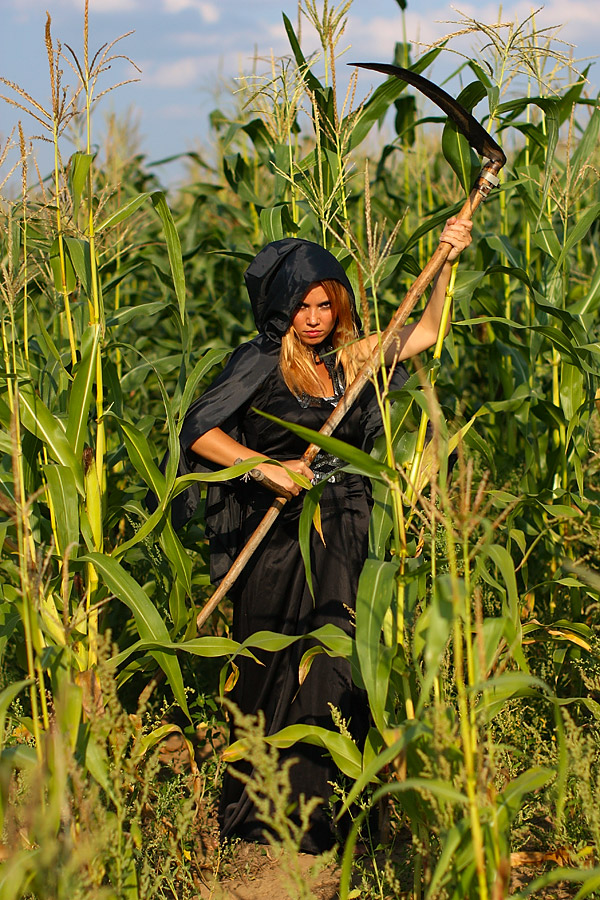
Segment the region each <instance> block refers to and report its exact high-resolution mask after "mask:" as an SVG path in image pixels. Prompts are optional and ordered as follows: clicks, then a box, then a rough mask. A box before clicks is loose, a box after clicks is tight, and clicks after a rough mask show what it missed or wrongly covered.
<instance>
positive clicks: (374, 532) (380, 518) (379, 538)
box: [369, 481, 394, 559]
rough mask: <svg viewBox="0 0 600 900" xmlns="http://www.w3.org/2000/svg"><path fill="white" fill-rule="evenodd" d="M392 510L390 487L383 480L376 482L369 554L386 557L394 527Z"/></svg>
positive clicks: (376, 557) (370, 525) (377, 557)
mask: <svg viewBox="0 0 600 900" xmlns="http://www.w3.org/2000/svg"><path fill="white" fill-rule="evenodd" d="M392 512H393V510H392V503H391V494H390V488H389V487H388V485H387V484H385V483H384V482H383V481H376V482H374V484H373V509H372V511H371V519H370V521H369V555H370V556H373V557H375V559H383V558H384V555H385V548H386V546H387V541H388V538H389V536H390V534H391V533H392V528H393V527H394V521H393V518H392Z"/></svg>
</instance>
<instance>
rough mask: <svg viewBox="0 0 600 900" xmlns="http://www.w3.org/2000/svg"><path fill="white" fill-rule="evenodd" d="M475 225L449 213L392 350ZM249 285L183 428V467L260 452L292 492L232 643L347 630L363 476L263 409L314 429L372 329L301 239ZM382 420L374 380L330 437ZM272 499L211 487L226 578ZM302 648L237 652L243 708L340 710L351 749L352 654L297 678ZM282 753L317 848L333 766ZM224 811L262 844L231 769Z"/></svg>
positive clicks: (422, 340) (287, 244)
mask: <svg viewBox="0 0 600 900" xmlns="http://www.w3.org/2000/svg"><path fill="white" fill-rule="evenodd" d="M470 230H471V223H470V222H458V221H456V220H455V219H449V220H448V223H447V225H446V227H445V229H444V231H443V233H442V235H441V240H444V241H447V242H448V243H450V244H451V245H452V250H451V251H450V255H449V257H448V260H449V261H448V263H446V264H445V265H444V267H443V269H442V271H441V272H440V274H439V276H438V278H437V279H436V282H435V283H434V286H433V289H432V293H431V297H430V300H429V302H428V304H427V307H426V309H425V311H424V312H423V314H422V316H421V318H420V320H419V321H418V322H417V323H415V324H411V325H406V326H404V327H403V328H402V329H401V331H400V335H399V338H400V342H399V349H397V348H394V351H393V353H392V354H391V356H393V358H394V360H395V361H396V362H398V361H399V360H402V359H406V358H407V357H409V356H413V355H414V354H416V353H419V352H421V351H423V350H425V349H427V348H428V347H430V346H432V345H433V344H434V343H435V340H436V337H437V332H438V327H439V322H440V317H441V311H442V307H443V303H444V296H445V289H446V286H447V283H448V279H449V275H450V262H451V261H452V260H453V259H455V258H456V257H457V256H458V254H459V253H460V252H461V251H462V250H463V249H464V248H465V247H467V246H468V244H469V243H470V241H471V237H470ZM245 281H246V286H247V288H248V292H249V295H250V300H251V303H252V308H253V312H254V316H255V320H256V325H257V328H258V331H259V334H258V337H257V338H255V339H254V340H253V341H250V342H248V343H247V344H245V345H243V346H242V347H241V348H239V349H238V350H237V351H236V352H235V353H234V354H233V356H232V357H231V359H230V361H229V363H228V365H227V366H226V367H225V369H224V371H223V373H222V374H221V376H220V377H219V378H218V379H217V380H216V382H215V383H214V384H213V386H212V387H211V388H209V390H208V391H207V392H206V393H205V394H204V395H203V396H202V397H201V398H200V399H199V400H197V401H196V403H195V404H193V405H192V406H191V407H190V410H189V412H188V414H187V416H186V419H185V422H184V425H183V428H182V431H181V434H180V442H181V450H182V453H181V461H180V468H179V474H183V473H185V472H190V471H196V472H197V471H202V470H206V468H214V469H219V468H222V467H225V466H232V465H234V464H235V463H236V462H237V461H239V460H245V459H249V458H251V457H260V458H262V459H264V462H261V463H259V464H258V465H257V469H258V470H259V472H262V473H264V474H266V475H268V477H269V478H270V479H271V481H272V482H275V484H276V485H278V486H279V487H280V488H281V489H283V490H284V491H287V492H288V493H290V494H292V495H293V497H294V499H293V500H292V501H290V502H289V503H288V504H287V505H286V507H285V509H284V511H283V513H282V515H281V516H280V518H279V519H278V521H277V523H276V525H275V526H274V528H273V529H272V530H271V532H270V534H269V535H268V536H267V538H266V539H265V541H264V542H263V544H262V546H261V548H260V549H259V550H258V551H257V552H256V553H255V554H254V556H253V558H252V559H251V561H250V563H249V564H248V566H247V568H246V569H245V570H244V572H243V574H242V576H241V577H240V579H239V581H238V583H237V584H236V585H235V586H234V589H233V590H232V591H230V596H231V599H232V600H233V637H234V638H235V639H236V640H238V641H243V640H245V639H246V638H247V637H249V636H250V635H251V634H253V633H254V632H256V631H261V630H270V631H277V632H281V633H284V634H294V635H297V634H306V633H307V632H309V631H313V630H314V629H316V628H318V627H320V626H321V625H324V624H327V623H333V624H335V625H337V626H339V627H340V628H342V629H344V630H345V631H346V632H347V633H351V632H352V608H353V606H354V601H355V595H356V589H357V584H358V578H359V575H360V571H361V568H362V565H363V562H364V560H365V558H366V554H367V542H368V524H369V514H370V495H369V487H368V485H367V484H366V483H365V481H364V480H363V479H362V478H361V477H360V476H358V475H352V474H347V473H343V472H342V473H340V472H339V471H336V470H338V468H339V466H341V465H343V463H342V461H341V460H338V459H336V458H335V457H331V456H329V455H328V454H325V453H320V454H319V455H318V456H317V458H316V460H315V462H314V463H313V465H312V467H311V468H309V467H308V466H307V465H306V464H305V463H304V462H303V461H302V459H301V456H302V453H303V452H304V450H305V449H306V445H305V443H304V442H303V441H302V440H301V439H299V438H297V437H295V436H294V435H293V434H292V433H291V432H290V431H289V430H287V429H285V428H283V427H281V426H278V425H277V424H275V423H273V422H271V421H270V420H268V419H265V418H264V417H262V416H261V415H260V413H259V412H257V410H260V411H264V412H267V413H271V414H273V415H275V416H277V417H278V418H280V419H284V420H286V421H290V422H299V423H301V424H303V425H306V426H308V427H310V428H313V429H315V430H319V429H320V428H321V426H322V425H323V424H324V422H325V420H326V419H327V418H328V416H329V414H330V412H331V410H332V407H333V406H335V404H336V403H337V401H338V399H339V398H340V397H341V396H342V394H343V392H344V387H345V385H346V384H349V383H350V382H351V381H352V379H353V378H354V376H355V374H356V371H357V370H358V368H359V367H360V365H361V364H362V362H363V361H364V359H365V358H366V357H367V356H368V355H369V353H370V350H371V347H372V346H373V345H374V343H375V342H376V340H377V338H376V337H375V336H371V337H369V338H362V339H361V338H359V330H358V322H357V317H356V312H355V308H354V298H353V293H352V287H351V285H350V282H349V281H348V278H347V277H346V274H345V272H344V270H343V268H342V266H341V265H340V263H339V262H338V261H337V260H336V259H335V257H333V256H332V255H331V254H330V253H329V252H328V251H326V250H324V249H323V248H321V247H319V246H318V245H316V244H313V243H311V242H308V241H303V240H297V239H295V238H287V239H284V240H282V241H276V242H274V243H272V244H269V245H268V246H267V247H265V248H264V249H263V250H261V251H260V253H259V254H258V255H257V256H256V257H255V259H254V260H253V261H252V263H251V264H250V266H249V268H248V270H247V271H246V273H245ZM388 362H392V359H391V358H390V359H389V360H388ZM394 377H395V384H394V386H395V387H399V386H400V385H401V383H402V382H403V380H405V378H406V373H405V372H404V370H403V369H402V368H401V367H399V368H398V369H397V371H396V374H395V376H394ZM378 427H379V425H378V410H377V407H376V404H375V403H374V396H373V391H372V390H371V392H370V393H369V391H368V390H367V391H366V392H363V395H362V397H361V398H360V400H359V401H358V402H357V403H356V404H355V406H354V407H353V408H352V409H351V410H350V411H349V412H348V413H347V414H346V416H345V418H344V420H343V421H342V423H341V425H340V426H339V427H338V429H337V430H336V432H335V435H336V437H338V438H340V439H341V440H344V441H346V442H348V443H351V444H353V445H356V446H360V447H363V448H366V449H370V444H371V442H372V439H373V437H374V436H375V435H376V433H377V431H378ZM269 459H271V460H273V459H274V460H278V461H281V462H283V463H284V464H285V467H281V466H278V465H273V463H272V462H269V461H268V460H269ZM290 473H296V474H298V475H303V476H305V477H306V478H308V479H310V480H311V481H312V482H313V483H314V482H315V481H319V480H322V479H328V483H327V485H326V486H325V488H324V489H323V493H322V495H321V501H320V504H321V522H322V531H323V540H322V539H321V537H320V536H319V535H318V534H316V533H315V532H314V530H313V534H312V538H311V572H312V579H313V592H314V598H313V596H312V595H311V592H310V590H309V588H308V585H307V580H306V573H305V567H304V562H303V559H302V557H301V553H300V547H299V543H298V519H299V515H300V512H301V509H302V498H301V497H300V496H299V495H300V492H301V488H300V487H299V486H298V484H297V483H296V482H295V481H294V480H293V479H292V477H291V474H290ZM196 499H197V498H196ZM272 499H273V494H272V493H270V492H269V491H268V490H266V489H265V488H264V487H263V486H261V484H260V482H259V481H256V480H252V479H249V480H241V479H238V480H236V481H235V482H232V483H229V484H219V485H217V486H214V487H211V488H209V491H208V496H207V506H206V521H207V532H208V534H209V536H210V540H211V577H212V579H213V581H218V580H220V578H221V577H222V576H223V575H224V574H225V572H226V571H227V569H228V568H229V565H230V564H231V562H232V560H233V559H234V558H235V556H236V555H237V552H238V551H239V549H241V547H242V546H243V544H244V543H245V542H246V540H247V538H248V537H249V536H250V535H251V534H252V532H253V531H254V529H255V528H256V526H257V525H258V523H259V522H260V520H261V518H262V517H263V515H264V513H265V512H266V510H267V508H268V506H269V505H270V503H271V501H272ZM194 503H195V498H194V497H193V496H191V495H190V494H188V496H187V497H184V498H183V500H182V501H181V502H180V508H178V509H175V510H174V518H175V521H176V522H177V520H179V521H181V519H182V518H184V517H185V516H186V515H187V514H189V511H190V509H191V508H192V507H193V505H194ZM303 644H304V642H297V643H295V644H293V645H292V646H291V647H290V648H289V649H288V650H285V651H282V652H280V653H275V654H267V653H265V654H262V656H261V662H262V663H263V665H258V664H257V663H256V662H254V661H253V660H247V659H241V660H240V661H239V668H240V672H239V678H238V681H237V683H236V686H235V689H234V692H233V696H232V699H233V700H234V701H235V703H236V704H237V705H238V706H239V708H240V709H241V710H242V712H244V713H255V712H256V711H258V710H263V711H264V714H265V720H266V725H267V731H268V733H274V732H276V731H279V730H280V729H281V728H283V727H284V726H286V725H293V724H297V723H303V724H307V725H317V726H321V727H325V728H329V729H332V728H333V727H334V725H333V722H332V717H331V706H334V707H335V708H337V709H338V710H339V712H340V714H341V716H342V718H343V719H344V720H345V721H346V723H347V725H348V728H349V729H350V732H351V734H352V736H353V738H354V740H355V741H356V742H357V743H358V744H359V746H360V745H361V744H362V743H363V742H364V739H365V737H366V734H367V730H368V727H369V719H368V709H367V705H366V702H365V698H364V694H363V692H361V691H359V690H358V689H357V688H356V687H355V686H354V685H353V683H352V679H351V674H350V666H349V663H348V662H347V661H346V660H342V659H331V658H329V657H328V656H327V655H326V654H319V655H317V656H316V657H315V658H314V660H313V664H312V667H311V669H310V672H309V674H308V676H307V677H306V679H305V681H304V682H303V684H302V685H301V686H299V684H298V665H299V661H300V659H301V656H302V654H303V653H304V651H305V650H306V644H304V645H303ZM288 755H289V756H291V757H293V758H296V759H297V760H298V762H297V763H296V764H295V765H293V766H292V768H291V771H290V780H291V787H292V795H293V798H294V800H295V801H296V802H297V800H298V798H299V797H300V795H301V794H304V795H305V797H307V798H308V797H312V796H316V797H319V798H322V799H323V803H322V804H320V806H319V807H318V808H317V809H316V811H315V812H314V814H313V816H312V817H311V825H310V830H309V832H308V834H307V835H306V836H305V839H304V842H303V845H302V849H304V850H305V851H307V852H313V853H318V852H321V851H323V850H324V849H327V848H329V847H330V846H332V844H333V843H334V841H335V837H336V836H335V834H334V831H333V829H332V826H331V817H330V815H329V811H328V809H327V798H328V797H329V795H330V794H331V782H332V781H334V780H335V779H336V776H337V774H338V773H337V770H336V768H335V766H334V765H333V763H332V761H331V759H329V758H328V757H327V755H326V754H324V753H323V752H322V751H321V750H320V749H319V748H317V747H314V746H309V745H307V744H303V743H299V744H296V745H295V746H294V747H293V748H292V749H291V750H290V751H289V754H288ZM247 771H249V769H247ZM292 815H294V812H292ZM220 823H221V834H222V836H224V837H227V836H232V835H236V836H239V837H241V838H243V839H246V840H264V832H265V824H264V823H263V822H261V821H259V820H258V818H257V816H256V811H255V809H254V807H253V805H252V803H251V801H250V799H249V798H248V796H247V794H246V792H245V790H244V788H243V785H242V783H241V782H240V781H239V780H238V779H235V777H233V776H231V775H230V774H227V775H226V776H225V781H224V786H223V795H222V801H221V809H220Z"/></svg>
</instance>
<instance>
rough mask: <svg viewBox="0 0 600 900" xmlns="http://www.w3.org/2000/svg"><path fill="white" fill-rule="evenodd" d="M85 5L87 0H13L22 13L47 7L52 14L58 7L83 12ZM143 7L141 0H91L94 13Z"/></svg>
mask: <svg viewBox="0 0 600 900" xmlns="http://www.w3.org/2000/svg"><path fill="white" fill-rule="evenodd" d="M84 6H85V0H52V2H51V3H48V0H13V7H14V8H15V9H16V10H17V12H19V13H21V14H22V13H24V12H26V11H30V12H33V13H36V12H40V13H42V12H45V10H46V9H49V10H50V14H51V15H52V13H53V12H54V10H56V8H57V7H60V8H62V9H76V10H78V11H80V12H83V9H84ZM142 8H143V5H142V3H141V0H90V13H91V14H92V15H94V14H95V13H98V14H100V15H103V14H110V13H120V12H131V11H132V10H135V9H142Z"/></svg>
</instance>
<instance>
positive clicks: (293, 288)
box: [151, 238, 408, 584]
mask: <svg viewBox="0 0 600 900" xmlns="http://www.w3.org/2000/svg"><path fill="white" fill-rule="evenodd" d="M326 279H333V280H336V281H339V282H340V283H341V284H343V285H344V287H345V288H346V290H347V291H348V294H349V296H350V306H351V310H352V314H353V317H354V319H355V322H356V325H357V328H358V330H359V331H360V320H359V318H358V315H357V313H356V306H355V300H354V292H353V290H352V285H351V284H350V281H349V280H348V277H347V275H346V273H345V271H344V269H343V267H342V265H341V263H340V262H339V261H338V260H337V259H336V258H335V257H334V256H333V254H331V253H330V252H329V251H328V250H325V249H324V248H323V247H320V246H319V245H318V244H314V243H312V242H311V241H306V240H301V239H299V238H284V239H283V240H280V241H274V242H273V243H271V244H267V246H266V247H264V248H263V249H262V250H261V251H260V252H259V253H258V254H257V255H256V256H255V258H254V259H253V260H252V262H251V263H250V265H249V266H248V269H247V270H246V272H245V273H244V280H245V283H246V288H247V290H248V294H249V296H250V303H251V305H252V312H253V314H254V320H255V323H256V327H257V329H258V332H259V333H258V335H257V336H256V337H255V338H254V339H253V340H251V341H248V342H246V343H245V344H242V345H241V346H240V347H238V348H237V349H236V350H235V351H234V352H233V353H232V355H231V357H230V358H229V361H228V362H227V365H226V366H225V368H224V369H223V371H222V372H221V374H220V375H219V376H218V378H216V379H215V381H214V382H213V384H212V385H211V386H210V387H209V388H208V390H206V391H205V392H204V394H203V395H202V396H201V397H199V398H198V399H197V400H196V401H195V402H194V403H192V404H191V406H190V408H189V410H188V412H187V414H186V416H185V418H184V422H183V426H182V429H181V432H180V435H179V443H180V457H179V466H178V469H177V475H178V476H179V475H188V474H191V473H195V474H202V473H204V472H210V471H216V470H217V469H219V468H221V467H220V466H217V465H215V464H212V463H210V462H208V461H207V460H203V459H201V458H200V457H199V456H197V455H196V454H195V453H193V452H192V451H191V450H190V449H189V448H190V445H191V444H193V443H194V441H195V440H196V439H197V438H199V437H200V436H201V435H202V434H204V433H205V432H206V431H209V430H210V429H211V428H217V427H219V428H222V429H223V431H225V432H226V433H227V434H229V435H230V436H231V437H232V438H234V439H235V440H236V441H239V442H240V443H242V444H244V443H245V440H244V435H243V432H242V427H241V422H242V418H243V411H244V409H245V408H247V405H248V403H249V401H250V399H251V398H252V396H253V395H254V394H255V393H256V391H257V390H258V389H259V388H260V387H261V386H262V385H263V384H264V383H265V381H266V379H267V378H268V376H269V375H271V374H272V372H273V370H274V369H275V367H276V366H277V364H278V361H279V351H280V348H281V338H282V337H283V335H284V334H285V332H286V331H287V329H288V328H289V326H290V322H291V319H292V316H293V313H294V311H295V309H296V307H297V306H298V304H299V303H300V301H301V300H302V297H303V296H304V294H305V293H306V291H307V290H308V288H309V287H310V286H311V285H312V284H314V283H315V282H318V281H324V280H326ZM407 378H408V373H407V372H406V370H405V369H404V367H403V366H400V365H399V366H397V367H396V369H395V371H394V373H393V376H392V387H393V389H394V390H399V389H400V388H401V387H402V385H403V384H404V383H405V381H406V380H407ZM358 402H359V404H360V408H361V413H362V423H361V428H362V433H363V440H362V442H361V448H362V449H366V450H370V448H371V446H372V442H373V440H374V438H375V436H376V435H377V434H378V433H379V432H380V429H381V420H380V415H379V408H378V406H377V403H376V402H375V394H374V391H373V388H372V387H371V386H370V385H367V386H366V387H365V389H364V390H363V393H362V395H361V397H360V399H359V401H358ZM253 449H255V448H253ZM165 463H166V460H163V464H162V467H161V468H163V470H164V466H165ZM237 494H238V491H237V490H236V486H235V485H231V484H229V483H226V482H225V483H224V482H221V483H218V484H211V485H209V486H208V487H207V493H206V508H205V521H206V535H207V537H208V538H209V540H210V575H211V581H212V583H213V584H218V583H219V582H220V581H221V579H222V578H223V577H224V575H225V574H226V573H227V572H228V571H229V569H230V567H231V565H232V564H233V562H234V560H235V559H236V557H237V555H238V553H239V551H240V550H241V549H242V546H243V544H242V543H241V542H240V533H239V524H240V516H241V510H240V506H239V502H238V496H237ZM199 500H200V487H199V485H193V486H192V487H190V488H188V489H187V490H186V491H184V492H183V493H182V494H179V495H178V496H177V497H176V498H175V500H174V501H173V503H172V505H171V517H172V522H173V525H174V527H175V528H176V529H179V528H181V527H182V526H183V525H184V524H185V523H186V522H187V521H188V519H189V518H191V516H192V515H193V514H194V512H195V510H196V508H197V506H198V503H199ZM151 505H152V506H155V501H154V503H152V501H151Z"/></svg>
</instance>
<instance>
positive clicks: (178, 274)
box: [152, 191, 185, 323]
mask: <svg viewBox="0 0 600 900" xmlns="http://www.w3.org/2000/svg"><path fill="white" fill-rule="evenodd" d="M152 204H153V206H154V209H155V210H156V212H157V213H158V215H159V217H160V219H161V221H162V223H163V230H164V233H165V240H166V242H167V253H168V256H169V264H170V266H171V275H172V276H173V286H174V288H175V296H176V297H177V302H178V304H179V316H180V318H181V322H182V323H183V322H185V275H184V272H183V260H182V258H181V242H180V240H179V234H178V233H177V228H176V227H175V222H174V221H173V216H172V214H171V210H170V209H169V207H168V205H167V198H166V197H165V195H164V194H163V192H162V191H154V193H153V194H152Z"/></svg>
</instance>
